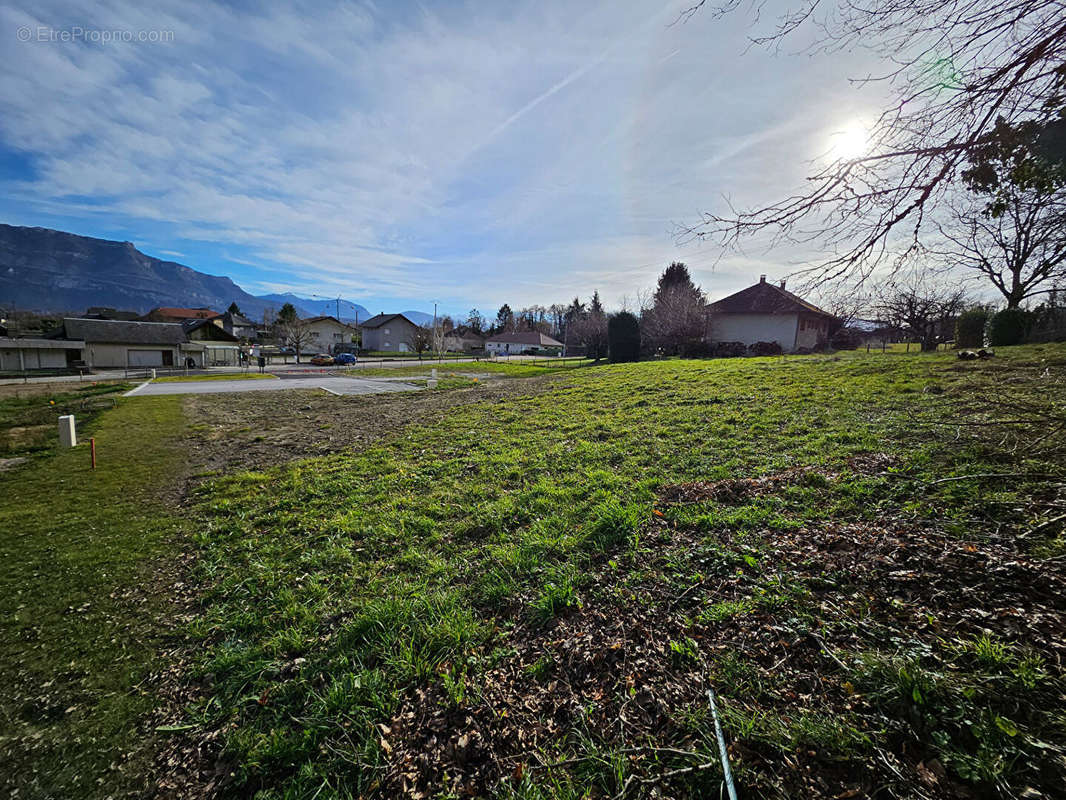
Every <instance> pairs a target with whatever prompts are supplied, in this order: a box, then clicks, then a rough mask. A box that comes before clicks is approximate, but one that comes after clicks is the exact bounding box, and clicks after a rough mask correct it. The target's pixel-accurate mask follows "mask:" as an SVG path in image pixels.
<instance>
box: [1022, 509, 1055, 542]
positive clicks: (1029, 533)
mask: <svg viewBox="0 0 1066 800" xmlns="http://www.w3.org/2000/svg"><path fill="white" fill-rule="evenodd" d="M1063 520H1066V514H1059V515H1058V516H1057V517H1052V518H1051V519H1047V520H1044V521H1043V522H1041V523H1040V524H1039V525H1037V526H1036V527H1035V528H1032V529H1030V530H1028V531H1026V532H1025V533H1023V534H1021V535H1020V536H1019V537H1018V538H1019V539H1024V538H1025V537H1026V536H1032V535H1033V534H1034V533H1039V532H1040V531H1042V530H1044V528H1048V527H1051V526H1052V525H1054V524H1055V523H1056V522H1062V521H1063Z"/></svg>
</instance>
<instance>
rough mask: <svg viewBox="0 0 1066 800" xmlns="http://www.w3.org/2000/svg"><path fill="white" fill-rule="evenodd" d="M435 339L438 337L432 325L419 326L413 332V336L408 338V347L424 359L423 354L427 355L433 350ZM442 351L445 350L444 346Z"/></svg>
mask: <svg viewBox="0 0 1066 800" xmlns="http://www.w3.org/2000/svg"><path fill="white" fill-rule="evenodd" d="M438 328H439V326H438ZM435 339H436V335H435V331H434V328H433V326H432V325H419V326H418V327H416V328H415V329H414V330H413V331H412V332H411V335H410V336H409V337H408V342H407V345H408V346H409V347H410V348H411V349H412V350H413V351H414V352H415V353H416V354H417V355H418V357H419V358H422V354H423V353H427V352H429V351H430V350H432V349H433V345H434V341H435ZM441 349H443V344H442V347H441Z"/></svg>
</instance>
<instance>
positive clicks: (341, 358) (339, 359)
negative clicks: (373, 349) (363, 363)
mask: <svg viewBox="0 0 1066 800" xmlns="http://www.w3.org/2000/svg"><path fill="white" fill-rule="evenodd" d="M358 360H359V359H357V358H356V357H355V356H354V355H352V354H351V353H337V355H335V356H333V363H334V364H354V363H355V362H356V361H358Z"/></svg>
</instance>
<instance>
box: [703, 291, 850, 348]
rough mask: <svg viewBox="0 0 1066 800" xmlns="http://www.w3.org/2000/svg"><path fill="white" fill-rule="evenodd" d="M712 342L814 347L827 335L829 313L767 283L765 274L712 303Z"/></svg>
mask: <svg viewBox="0 0 1066 800" xmlns="http://www.w3.org/2000/svg"><path fill="white" fill-rule="evenodd" d="M709 308H710V311H711V336H710V338H711V341H713V342H741V343H742V344H744V345H752V344H755V343H756V342H777V343H778V344H779V345H781V349H782V350H783V351H785V352H786V353H793V352H795V351H796V350H801V349H814V348H816V347H820V346H821V345H823V344H825V342H826V340H827V339H828V338H829V325H830V323H831V322H832V321H833V320H834V319H835V318H834V317H833V315H832V314H830V313H829V312H827V311H823V310H822V309H820V308H818V306H816V305H813V304H811V303H808V302H807V301H806V300H803V299H802V298H800V297H797V296H796V295H794V294H792V292H789V291H787V290H786V289H785V284H784V281H782V282H781V285H780V286H778V285H776V284H773V283H768V282H767V280H766V276H765V275H761V276H760V277H759V282H758V283H756V284H755V285H754V286H749V287H748V288H747V289H741V290H740V291H739V292H737V293H736V294H731V295H729V297H724V298H722V299H721V300H719V301H718V302H716V303H711V304H710V306H709Z"/></svg>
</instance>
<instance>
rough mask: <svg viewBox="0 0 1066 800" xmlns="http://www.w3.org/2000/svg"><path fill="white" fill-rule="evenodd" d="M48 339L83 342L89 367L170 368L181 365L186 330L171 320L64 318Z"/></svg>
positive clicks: (83, 353)
mask: <svg viewBox="0 0 1066 800" xmlns="http://www.w3.org/2000/svg"><path fill="white" fill-rule="evenodd" d="M47 338H49V339H57V340H66V341H72V342H83V343H84V347H83V348H82V351H81V352H82V356H81V360H82V361H84V362H85V364H86V365H87V366H89V367H91V368H101V367H102V368H107V367H172V366H177V365H179V364H181V358H182V356H181V345H182V344H184V343H185V341H186V336H185V331H184V330H183V329H182V327H181V325H179V324H177V323H173V322H125V321H119V320H103V319H80V318H76V317H67V318H65V319H64V320H63V322H62V324H61V325H60V326H59V328H57V329H56V330H55V331H52V332H51V333H50V334H49V335H48V337H47Z"/></svg>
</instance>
